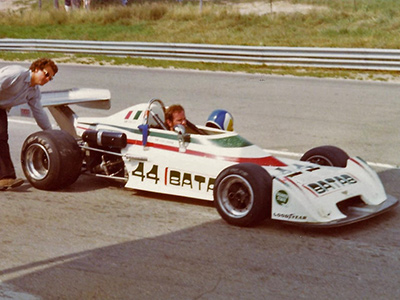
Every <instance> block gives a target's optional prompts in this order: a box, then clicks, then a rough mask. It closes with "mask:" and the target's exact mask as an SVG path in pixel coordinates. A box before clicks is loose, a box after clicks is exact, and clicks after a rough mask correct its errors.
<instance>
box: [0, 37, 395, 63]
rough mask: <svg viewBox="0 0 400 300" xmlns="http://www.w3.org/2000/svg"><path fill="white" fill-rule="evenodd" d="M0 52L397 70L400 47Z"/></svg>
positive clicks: (11, 43) (26, 46) (85, 45)
mask: <svg viewBox="0 0 400 300" xmlns="http://www.w3.org/2000/svg"><path fill="white" fill-rule="evenodd" d="M0 51H14V52H52V53H57V52H59V53H70V54H78V53H79V54H101V55H107V56H121V57H140V58H146V59H163V60H179V61H191V62H209V63H237V64H256V65H263V64H265V65H271V66H288V67H313V68H340V69H358V70H385V71H399V70H400V50H397V49H364V48H311V47H257V46H234V45H210V44H172V43H142V42H109V41H106V42H104V41H77V40H40V39H0Z"/></svg>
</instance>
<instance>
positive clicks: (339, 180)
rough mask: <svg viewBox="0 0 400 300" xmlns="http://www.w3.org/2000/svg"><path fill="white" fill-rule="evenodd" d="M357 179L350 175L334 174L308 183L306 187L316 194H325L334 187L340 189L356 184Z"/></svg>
mask: <svg viewBox="0 0 400 300" xmlns="http://www.w3.org/2000/svg"><path fill="white" fill-rule="evenodd" d="M356 183H357V180H356V179H355V178H353V177H351V176H350V175H347V174H343V175H339V176H334V177H330V178H326V179H324V180H318V181H317V182H313V183H310V184H308V185H307V186H306V187H308V188H309V189H311V190H312V191H314V192H315V193H317V194H318V195H322V194H325V193H327V192H330V191H334V190H336V189H340V188H342V187H344V186H348V185H352V184H356Z"/></svg>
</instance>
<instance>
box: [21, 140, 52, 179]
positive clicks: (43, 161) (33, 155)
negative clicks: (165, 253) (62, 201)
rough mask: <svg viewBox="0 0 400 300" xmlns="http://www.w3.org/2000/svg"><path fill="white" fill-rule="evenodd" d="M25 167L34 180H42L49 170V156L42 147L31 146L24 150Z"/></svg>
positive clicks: (37, 145)
mask: <svg viewBox="0 0 400 300" xmlns="http://www.w3.org/2000/svg"><path fill="white" fill-rule="evenodd" d="M25 167H26V170H27V171H28V173H29V176H30V177H32V178H33V179H35V180H42V179H43V178H45V177H46V176H47V174H48V173H49V169H50V159H49V154H48V152H47V150H46V148H45V147H43V145H40V144H32V145H30V146H29V147H28V149H27V150H26V155H25Z"/></svg>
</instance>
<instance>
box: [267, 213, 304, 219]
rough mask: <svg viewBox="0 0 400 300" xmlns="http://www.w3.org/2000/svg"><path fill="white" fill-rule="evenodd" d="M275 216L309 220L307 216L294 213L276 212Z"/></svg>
mask: <svg viewBox="0 0 400 300" xmlns="http://www.w3.org/2000/svg"><path fill="white" fill-rule="evenodd" d="M274 217H276V218H279V219H286V220H307V216H299V215H296V214H293V213H290V214H282V213H274Z"/></svg>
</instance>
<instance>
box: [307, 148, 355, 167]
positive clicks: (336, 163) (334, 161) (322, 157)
mask: <svg viewBox="0 0 400 300" xmlns="http://www.w3.org/2000/svg"><path fill="white" fill-rule="evenodd" d="M349 158H350V157H349V155H348V154H347V153H346V152H344V151H343V150H342V149H340V148H338V147H335V146H321V147H316V148H313V149H310V150H308V151H307V152H306V153H304V155H303V156H302V157H301V159H300V160H301V161H309V162H311V163H315V164H318V165H322V166H331V167H341V168H345V167H346V165H347V160H348V159H349Z"/></svg>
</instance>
